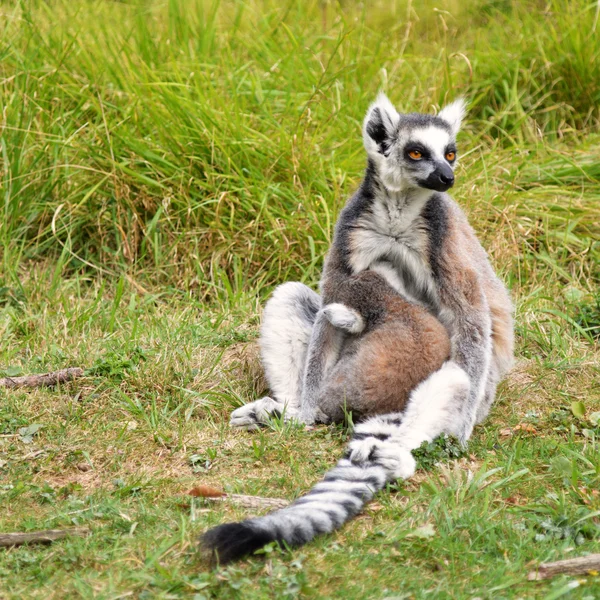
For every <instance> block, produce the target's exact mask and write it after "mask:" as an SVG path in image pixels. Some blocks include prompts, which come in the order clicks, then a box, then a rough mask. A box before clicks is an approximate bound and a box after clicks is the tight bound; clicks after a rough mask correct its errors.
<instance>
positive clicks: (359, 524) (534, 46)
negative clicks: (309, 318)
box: [0, 0, 600, 600]
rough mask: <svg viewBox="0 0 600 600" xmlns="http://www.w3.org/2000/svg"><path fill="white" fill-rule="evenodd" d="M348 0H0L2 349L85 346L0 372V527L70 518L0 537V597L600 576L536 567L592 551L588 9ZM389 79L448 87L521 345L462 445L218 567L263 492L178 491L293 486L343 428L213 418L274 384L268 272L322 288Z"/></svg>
mask: <svg viewBox="0 0 600 600" xmlns="http://www.w3.org/2000/svg"><path fill="white" fill-rule="evenodd" d="M363 8H364V7H362V5H360V6H359V5H356V6H355V5H348V6H345V7H344V9H343V10H342V8H341V6H338V5H334V4H332V3H328V2H315V3H310V2H308V3H300V4H293V3H290V4H289V5H287V6H286V7H283V6H280V5H279V4H277V3H275V4H270V3H269V2H267V1H266V0H265V1H260V2H259V1H258V0H256V1H253V2H250V3H247V4H246V3H237V2H228V1H224V2H223V3H222V4H221V5H217V4H209V3H207V2H202V1H200V0H197V1H196V0H194V2H191V1H190V2H189V3H183V2H181V1H178V0H169V2H150V3H148V4H147V6H146V5H142V4H140V3H136V2H131V3H128V2H118V3H117V2H109V1H108V0H99V1H98V2H93V3H92V2H90V3H86V4H83V3H81V4H78V3H68V2H62V1H61V2H59V1H57V2H56V3H55V5H54V6H53V8H52V10H50V8H48V5H47V4H46V3H43V2H31V3H25V2H21V3H16V4H15V3H11V2H3V3H0V11H1V14H2V17H3V22H4V29H3V30H2V32H0V39H1V46H0V55H1V56H2V57H3V61H2V63H0V79H2V81H1V82H0V83H1V85H0V106H2V109H3V110H2V118H1V120H0V138H1V139H0V145H1V149H2V153H1V157H0V167H1V169H0V171H1V172H2V188H1V191H2V207H1V208H0V211H2V216H1V218H0V237H1V238H2V243H3V246H2V247H3V251H2V257H1V262H0V340H1V343H0V376H16V375H19V374H21V373H23V374H24V373H41V372H46V371H50V370H54V369H60V368H65V367H68V366H81V367H83V368H85V369H86V372H85V376H84V377H82V378H80V379H77V380H76V381H73V382H71V383H68V384H66V385H63V386H60V387H57V388H53V389H36V390H8V389H1V388H0V533H1V532H10V531H14V532H17V531H31V530H37V529H48V528H65V527H71V526H85V527H89V529H90V535H89V536H88V537H85V538H70V539H67V540H63V541H60V542H56V543H54V544H52V545H48V546H33V545H32V546H23V547H19V548H10V549H4V550H2V551H0V597H1V598H3V599H4V598H7V599H13V598H14V599H16V598H51V599H55V598H103V599H104V598H106V599H108V598H110V599H116V598H127V597H132V598H188V597H189V598H196V599H198V600H200V599H202V598H207V599H208V598H243V599H247V598H249V599H252V598H340V597H344V598H348V599H352V598H356V599H363V598H375V599H381V600H383V599H384V598H388V599H390V600H391V599H392V598H394V599H398V598H406V599H408V598H415V599H417V598H419V599H420V598H453V599H454V598H456V599H462V598H469V599H474V598H489V599H494V600H498V599H502V598H507V599H508V598H544V599H546V600H551V599H555V598H560V597H568V598H581V599H583V598H588V599H590V600H591V599H593V598H600V576H598V575H597V574H590V575H588V576H582V577H578V578H575V577H569V576H561V577H558V578H555V579H554V580H550V581H543V582H536V581H528V580H527V574H528V573H529V572H530V571H531V570H535V567H536V565H538V564H539V563H540V562H544V561H551V560H556V559H561V558H568V557H573V556H580V555H584V554H586V553H592V552H600V517H599V515H600V494H599V492H598V490H599V489H600V346H599V342H598V340H599V339H600V295H599V293H598V289H599V286H598V284H599V282H600V225H599V224H600V169H599V167H598V151H597V148H598V144H599V143H600V137H599V136H598V134H597V131H598V116H599V115H598V112H597V107H598V105H599V104H600V103H599V101H600V87H599V86H600V84H599V82H600V77H599V76H598V72H597V69H598V66H597V65H598V64H600V61H599V60H596V58H594V57H599V56H600V42H599V41H598V36H597V35H594V29H595V24H596V21H595V18H596V17H597V14H596V13H595V7H594V6H592V5H590V4H589V3H584V2H571V3H561V2H558V1H557V2H551V3H549V4H547V3H543V4H542V3H538V2H527V3H525V2H523V3H510V2H491V1H490V2H482V1H473V2H466V3H462V4H461V5H459V4H458V3H453V2H449V3H448V6H447V7H445V9H444V10H441V9H437V8H436V6H435V5H434V4H432V3H431V2H423V3H422V5H420V6H413V5H412V3H410V2H408V3H403V2H397V3H388V4H385V5H384V4H379V3H377V2H375V3H373V4H372V6H370V7H369V10H363ZM392 17H393V18H392ZM379 87H384V88H385V89H386V90H387V92H388V94H389V95H390V97H391V98H392V100H393V101H394V102H396V103H397V104H398V105H399V106H400V108H401V109H402V110H428V111H429V110H433V108H432V105H437V106H439V105H440V104H442V103H443V102H444V101H446V100H450V99H452V98H453V97H454V96H455V95H456V94H466V95H467V96H468V98H469V100H470V103H471V104H470V106H471V109H470V114H469V117H468V118H467V124H466V127H465V131H464V132H463V133H462V134H461V136H460V137H459V154H460V165H459V169H458V172H457V186H456V187H455V188H454V190H453V196H454V197H455V198H456V199H457V200H458V201H459V203H460V204H461V205H462V206H463V207H464V208H465V211H466V212H467V214H468V215H469V218H470V220H471V223H472V224H473V226H474V228H475V229H476V231H477V233H478V235H479V236H480V238H481V240H482V243H483V244H484V246H485V247H486V248H487V249H488V251H489V254H490V258H491V260H492V262H493V264H494V266H495V268H496V269H497V270H498V272H499V274H500V275H501V277H502V278H503V279H504V280H505V281H506V283H507V285H508V286H509V288H510V289H511V293H512V296H513V298H514V301H515V317H516V334H517V350H516V364H515V367H514V369H513V371H512V372H511V373H510V375H509V376H508V377H507V379H506V381H505V382H504V383H503V384H502V385H501V387H500V389H499V393H498V400H497V402H496V404H495V406H494V408H493V410H492V413H491V415H490V417H489V419H488V420H487V421H486V422H485V423H484V424H483V425H481V426H479V427H477V428H476V430H475V433H474V436H473V438H472V440H471V442H470V443H469V446H468V448H467V449H466V451H465V452H462V453H459V452H458V451H455V452H444V451H442V450H443V449H442V450H440V448H437V449H433V450H431V449H430V450H429V451H424V452H423V453H422V456H421V458H420V465H421V468H420V469H419V471H418V472H417V474H416V476H415V478H414V479H413V480H411V481H409V482H406V483H399V484H397V485H394V486H391V487H390V488H389V489H387V490H385V491H383V492H382V493H380V494H379V495H378V496H377V498H376V500H375V501H374V502H372V503H371V504H370V505H369V506H368V507H367V508H366V509H365V511H364V513H363V514H362V515H361V516H359V517H358V518H357V519H355V520H353V521H351V522H350V523H348V524H347V525H346V526H345V527H344V528H343V529H342V530H340V531H339V532H337V533H335V534H333V535H329V536H324V537H321V538H318V539H317V540H315V541H314V543H311V544H310V545H308V546H306V547H303V548H301V549H297V550H292V551H281V550H278V549H274V548H268V549H267V551H266V553H265V554H264V555H260V556H256V557H252V558H250V559H248V560H245V561H243V562H241V563H239V564H236V565H232V566H230V567H228V568H218V569H211V567H210V565H209V563H208V561H207V559H206V557H205V556H203V555H202V553H201V552H199V550H198V545H197V540H198V537H199V535H200V534H201V533H202V532H203V531H205V530H206V529H207V528H208V527H210V526H213V525H215V524H218V523H222V522H225V521H227V520H231V519H236V518H242V517H245V516H248V515H250V514H254V513H253V511H252V510H250V509H247V508H243V507H239V506H234V505H232V504H231V503H228V502H224V503H221V504H217V505H215V503H214V502H212V501H210V500H206V499H203V498H198V497H193V496H191V495H189V493H188V492H189V491H190V490H192V489H193V488H195V487H197V486H199V485H208V486H211V487H214V488H218V489H221V490H224V491H226V492H230V493H240V494H250V495H257V496H262V497H274V498H284V499H288V500H291V499H293V498H295V497H297V496H298V495H300V494H301V493H302V492H303V491H305V490H307V489H308V488H309V486H310V485H311V484H312V483H314V482H315V481H317V480H318V479H319V478H320V477H321V476H322V474H323V473H324V472H325V471H326V470H327V469H328V468H329V467H330V466H331V465H332V464H333V463H334V462H335V461H336V460H337V458H338V457H339V456H340V455H341V454H342V452H343V447H344V443H345V441H346V439H347V437H348V435H349V429H348V424H346V425H344V426H342V425H339V426H331V427H324V426H323V427H315V428H313V429H309V430H308V429H305V428H302V427H294V426H292V425H289V424H281V423H277V422H275V423H273V425H272V427H269V428H266V429H264V430H262V431H259V432H254V433H249V432H243V431H234V430H231V429H230V428H229V427H228V417H229V414H230V412H231V411H232V410H233V409H234V408H235V407H237V406H240V405H241V404H242V403H244V402H248V401H250V400H253V399H255V398H257V397H259V396H260V395H261V394H263V393H265V392H266V385H265V381H264V378H263V375H262V372H261V367H260V362H259V358H258V351H257V344H256V340H257V336H258V326H259V322H260V314H261V307H262V306H263V305H264V302H265V300H266V298H267V297H268V295H269V293H270V292H271V291H272V289H273V288H274V286H275V285H276V284H277V283H281V282H283V281H286V280H291V279H297V280H303V281H304V282H306V283H308V284H310V285H312V286H316V284H317V281H318V277H319V272H320V269H321V266H322V258H323V256H324V253H325V252H326V250H327V247H328V245H329V242H330V239H331V232H332V228H333V222H334V220H335V217H336V215H337V213H338V212H339V210H340V208H341V206H342V205H343V202H344V200H345V198H346V197H347V196H348V195H349V194H350V193H351V192H352V190H353V189H355V187H356V186H357V185H358V183H359V181H360V176H361V170H362V168H363V166H364V152H363V150H362V146H361V139H360V120H361V118H362V115H363V114H364V112H365V110H366V108H367V106H368V104H369V102H370V101H371V99H372V98H373V97H374V96H375V94H376V92H377V89H378V88H379ZM454 450H456V448H454ZM257 512H260V510H258V511H257Z"/></svg>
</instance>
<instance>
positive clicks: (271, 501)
mask: <svg viewBox="0 0 600 600" xmlns="http://www.w3.org/2000/svg"><path fill="white" fill-rule="evenodd" d="M188 495H190V496H194V497H196V498H204V499H205V500H210V501H212V502H232V503H233V504H239V505H240V506H244V507H246V508H283V507H284V506H287V505H288V504H289V503H290V502H289V500H284V499H283V498H263V497H262V496H246V495H245V494H227V493H226V492H223V491H221V490H218V489H216V488H213V487H210V486H208V485H199V486H197V487H195V488H193V489H192V490H190V491H189V492H188Z"/></svg>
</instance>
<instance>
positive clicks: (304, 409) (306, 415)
mask: <svg viewBox="0 0 600 600" xmlns="http://www.w3.org/2000/svg"><path fill="white" fill-rule="evenodd" d="M339 306H343V305H339ZM344 308H345V307H344ZM328 315H329V317H331V312H330V311H328V310H327V307H325V308H324V309H323V310H320V311H319V312H318V314H317V318H316V320H315V325H314V327H313V330H312V335H311V338H310V343H309V345H308V353H307V357H306V365H305V371H304V380H303V386H302V399H301V402H300V411H299V413H298V420H299V421H300V422H302V423H306V424H308V425H310V424H312V423H315V422H316V421H324V422H328V421H329V418H328V417H327V416H326V415H324V414H322V411H321V410H320V409H319V392H320V390H321V387H322V385H323V382H324V381H325V378H326V377H327V374H328V373H329V372H330V371H331V369H332V368H333V367H334V366H335V364H336V363H337V361H338V359H339V356H340V351H341V349H342V346H343V344H344V340H345V339H346V337H347V335H348V333H347V332H346V331H345V330H344V329H340V328H339V327H335V326H334V325H332V324H331V322H330V321H329V317H328ZM361 321H362V319H361Z"/></svg>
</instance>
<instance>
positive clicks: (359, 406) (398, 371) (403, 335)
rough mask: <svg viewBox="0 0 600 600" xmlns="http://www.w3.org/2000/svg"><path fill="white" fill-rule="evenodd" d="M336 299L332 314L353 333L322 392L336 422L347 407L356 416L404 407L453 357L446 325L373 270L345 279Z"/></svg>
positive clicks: (321, 402) (325, 406)
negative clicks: (410, 396)
mask: <svg viewBox="0 0 600 600" xmlns="http://www.w3.org/2000/svg"><path fill="white" fill-rule="evenodd" d="M336 300H337V304H335V305H331V306H330V307H327V308H326V309H325V311H326V314H327V316H328V318H329V319H330V321H331V322H332V324H333V325H335V326H337V327H341V328H342V329H346V330H347V331H349V332H351V333H353V334H354V335H351V336H350V339H349V340H348V341H347V343H346V344H345V345H344V348H343V350H342V354H341V356H340V358H339V361H338V362H337V364H336V365H335V367H334V368H333V369H332V370H331V372H330V374H329V376H328V378H327V382H326V384H325V385H324V387H323V389H322V391H321V394H320V396H321V398H320V400H319V406H320V409H321V410H322V411H323V413H324V414H325V416H326V417H328V418H329V419H331V420H333V421H340V420H342V419H343V416H344V410H346V411H352V414H353V418H354V420H357V419H358V418H362V417H369V416H372V415H376V414H385V413H390V412H398V411H401V410H402V409H403V408H404V407H405V405H406V402H407V401H408V397H409V394H410V392H411V391H412V390H413V389H414V388H416V387H417V385H418V384H419V383H421V381H423V380H425V379H426V378H427V377H428V376H429V375H430V374H431V373H433V372H434V371H437V370H438V369H439V368H440V367H441V366H442V365H443V363H444V362H445V361H446V360H448V358H449V357H450V339H449V337H448V333H447V331H446V329H445V328H444V326H443V325H442V324H441V323H440V322H439V321H438V320H437V319H436V318H435V317H434V316H433V315H432V314H431V313H430V312H428V311H427V310H426V309H425V308H423V307H422V306H420V305H418V304H415V303H412V302H409V301H407V300H405V299H404V298H403V297H402V296H401V295H400V294H399V293H398V292H397V291H396V290H394V289H393V288H392V287H391V286H390V285H389V284H388V283H387V282H386V280H385V279H384V278H383V277H382V276H381V275H379V274H378V273H376V272H374V271H363V272H361V273H359V274H358V275H354V276H352V277H349V278H348V279H347V280H345V281H343V282H342V283H341V284H340V285H339V288H338V289H337V292H336ZM348 309H350V310H348Z"/></svg>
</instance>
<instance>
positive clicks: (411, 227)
mask: <svg viewBox="0 0 600 600" xmlns="http://www.w3.org/2000/svg"><path fill="white" fill-rule="evenodd" d="M427 200H428V197H427V196H425V197H422V198H415V199H412V200H410V201H406V199H404V198H402V197H391V198H389V197H386V198H382V199H377V200H376V201H375V202H374V204H373V208H372V211H371V212H370V213H367V214H365V215H364V216H362V217H361V218H360V219H358V221H357V223H356V228H355V229H354V230H353V231H352V232H351V233H350V249H351V252H350V266H351V267H352V270H353V271H354V273H360V272H361V271H364V270H365V269H373V270H375V271H377V272H378V273H380V275H382V276H383V277H385V279H386V280H387V282H388V283H389V284H390V285H391V286H392V287H394V288H395V289H396V290H397V291H398V292H400V293H401V294H403V295H405V296H407V297H408V298H409V299H412V300H414V301H417V302H420V301H428V302H431V300H432V298H435V295H436V294H435V285H434V282H433V278H432V276H431V269H430V266H429V262H428V260H427V253H428V249H429V247H428V239H427V233H426V228H425V227H424V225H425V224H424V222H423V218H422V217H421V211H422V210H423V207H424V206H425V203H426V202H427Z"/></svg>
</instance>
